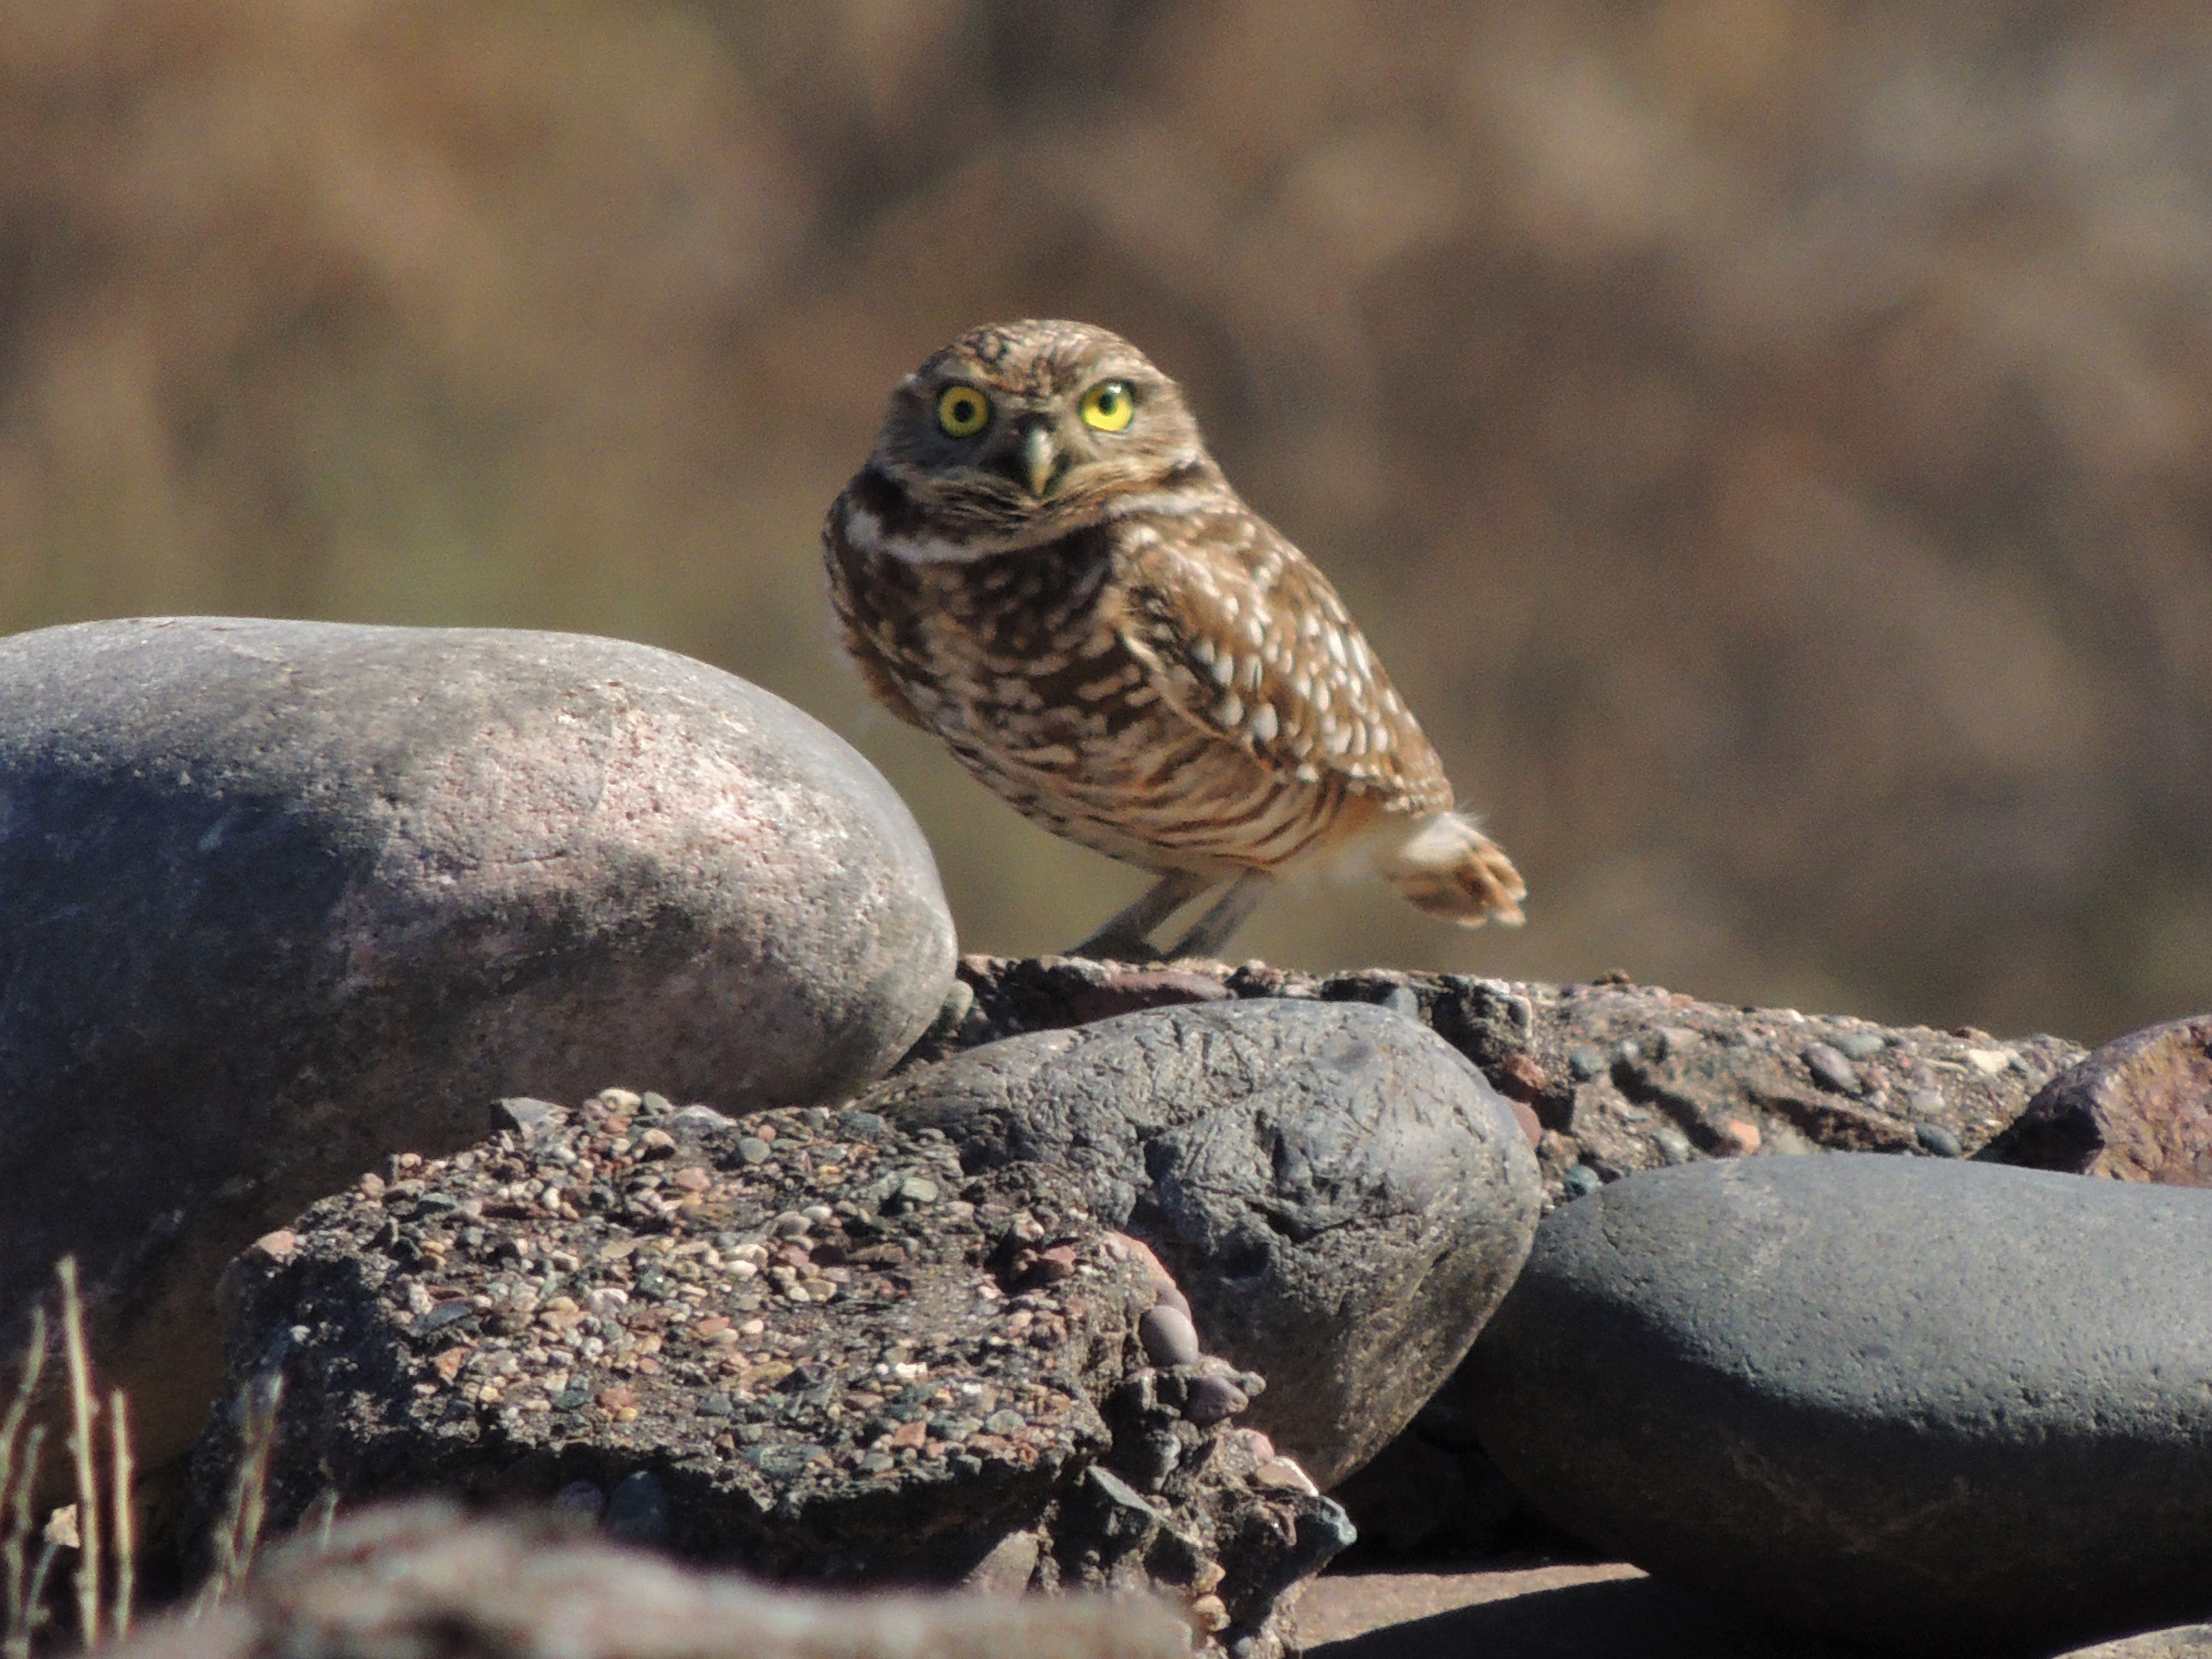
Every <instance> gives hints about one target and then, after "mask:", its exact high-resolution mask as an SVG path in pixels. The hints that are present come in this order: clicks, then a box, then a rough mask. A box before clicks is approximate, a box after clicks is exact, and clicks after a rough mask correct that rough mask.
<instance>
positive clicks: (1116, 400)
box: [873, 321, 1219, 553]
mask: <svg viewBox="0 0 2212 1659" xmlns="http://www.w3.org/2000/svg"><path fill="white" fill-rule="evenodd" d="M873 465H875V466H876V467H877V468H878V469H879V470H880V471H883V472H884V473H886V474H888V475H889V476H890V477H891V478H893V479H894V480H896V482H897V483H898V484H899V485H900V486H901V487H902V489H905V491H906V492H907V494H908V497H909V498H910V499H911V500H912V501H913V502H914V504H915V507H916V508H918V509H919V510H920V511H921V513H922V514H924V515H925V516H926V517H927V519H928V520H930V522H931V524H932V527H933V531H934V532H935V533H936V534H937V535H938V536H939V537H941V538H948V539H949V541H950V542H951V544H957V545H965V546H972V547H973V549H974V550H975V552H976V553H982V552H988V551H996V550H1006V549H1011V548H1014V547H1019V546H1024V545H1034V544H1038V543H1041V542H1044V541H1048V540H1050V539H1052V538H1055V537H1059V536H1062V535H1066V534H1067V533H1068V532H1071V531H1074V530H1078V529H1081V528H1083V527H1084V526H1087V525H1091V524H1096V523H1098V522H1099V521H1101V520H1103V519H1105V518H1107V517H1109V516H1110V515H1111V514H1112V513H1115V512H1116V511H1126V510H1127V509H1128V507H1129V505H1130V504H1131V503H1132V502H1133V501H1135V500H1136V499H1137V498H1139V497H1141V496H1144V495H1148V494H1152V493H1156V492H1158V491H1161V490H1171V489H1183V488H1187V487H1188V486H1191V485H1194V484H1200V485H1202V484H1206V483H1214V482H1217V481H1218V477H1219V475H1218V473H1217V472H1216V471H1214V467H1213V463H1212V460H1211V459H1209V458H1208V456H1207V455H1206V448H1205V446H1204V445H1203V443H1201V442H1200V438H1199V435H1198V422H1196V421H1195V420H1194V418H1193V417H1192V416H1191V412H1190V410H1189V409H1188V406H1187V405H1186V404H1184V402H1183V399H1182V392H1181V391H1180V390H1179V389H1178V388H1177V386H1176V383H1175V382H1174V381H1173V380H1170V379H1168V377H1167V376H1166V375H1164V374H1161V373H1160V371H1159V370H1158V369H1157V368H1153V367H1152V362H1151V360H1150V359H1148V358H1147V357H1146V356H1145V354H1144V353H1143V352H1141V351H1139V350H1138V349H1136V347H1134V346H1133V345H1131V344H1130V343H1128V342H1127V340H1124V339H1123V338H1121V336H1119V335H1118V334H1113V333H1109V332H1108V331H1106V330H1105V329H1103V328H1096V327H1093V326H1091V325H1090V324H1088V323H1070V322H1046V321H1029V322H1017V323H989V324H986V325H984V326H982V327H981V328H976V329H971V330H969V331H968V332H967V333H965V334H963V335H962V336H961V337H959V338H958V339H957V340H955V341H953V342H952V343H951V344H950V345H948V346H946V347H945V349H942V350H941V351H939V352H937V353H936V354H935V355H934V356H932V357H931V358H930V359H929V361H928V362H925V363H924V364H922V366H921V368H917V369H916V370H915V372H914V373H913V374H909V375H908V376H907V377H906V379H905V380H902V381H901V382H900V383H899V386H898V390H897V391H896V392H893V393H892V394H891V405H890V413H889V414H888V415H887V416H885V417H884V426H883V431H882V433H881V434H880V435H879V436H878V439H877V441H876V452H875V456H874V461H873Z"/></svg>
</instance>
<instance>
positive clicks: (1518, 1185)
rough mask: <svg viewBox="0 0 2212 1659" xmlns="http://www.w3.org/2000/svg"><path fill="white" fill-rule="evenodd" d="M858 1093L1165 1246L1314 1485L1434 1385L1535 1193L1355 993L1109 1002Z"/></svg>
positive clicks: (1457, 1352)
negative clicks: (1122, 1005)
mask: <svg viewBox="0 0 2212 1659" xmlns="http://www.w3.org/2000/svg"><path fill="white" fill-rule="evenodd" d="M1170 982H1172V981H1170ZM862 1104H863V1105H865V1106H866V1107H867V1108H869V1109H872V1110H875V1111H878V1112H882V1113H884V1115H888V1116H890V1117H892V1118H893V1119H895V1120H896V1121H898V1122H900V1123H902V1124H905V1125H911V1126H917V1127H919V1126H924V1125H927V1126H929V1127H933V1128H936V1129H939V1130H941V1131H942V1132H943V1133H945V1135H946V1136H947V1137H948V1138H949V1139H951V1142H952V1144H953V1146H955V1147H957V1149H958V1151H959V1154H960V1158H961V1161H962V1163H963V1166H964V1167H965V1168H966V1169H967V1170H969V1171H970V1172H971V1173H974V1172H976V1171H980V1170H995V1169H1000V1168H1005V1167H1009V1166H1013V1167H1018V1166H1020V1165H1021V1164H1041V1165H1045V1166H1049V1167H1055V1168H1064V1169H1066V1170H1071V1171H1073V1173H1074V1174H1076V1175H1077V1176H1079V1178H1080V1179H1081V1181H1082V1183H1083V1188H1084V1190H1085V1194H1086V1195H1087V1197H1088V1199H1089V1201H1090V1202H1091V1205H1092V1206H1094V1207H1095V1208H1096V1209H1097V1212H1098V1213H1099V1214H1100V1215H1102V1216H1103V1218H1105V1219H1106V1220H1107V1221H1108V1222H1109V1223H1110V1224H1111V1225H1114V1226H1115V1227H1120V1228H1126V1229H1127V1230H1128V1231H1131V1232H1133V1233H1134V1234H1136V1235H1137V1236H1138V1237H1141V1238H1142V1239H1144V1240H1145V1241H1146V1243H1148V1244H1149V1245H1151V1246H1152V1249H1154V1250H1155V1251H1157V1252H1158V1255H1159V1256H1160V1258H1161V1260H1162V1261H1163V1262H1164V1264H1165V1266H1166V1267H1167V1269H1168V1271H1169V1272H1170V1273H1171V1274H1172V1275H1173V1277H1174V1279H1175V1281H1176V1284H1177V1285H1179V1286H1180V1287H1181V1289H1182V1292H1183V1294H1184V1295H1186V1296H1187V1297H1188V1298H1189V1301H1190V1304H1191V1305H1190V1312H1191V1314H1192V1316H1194V1319H1195V1321H1196V1323H1197V1328H1198V1331H1199V1333H1200V1335H1201V1336H1202V1337H1203V1338H1204V1340H1206V1343H1207V1345H1208V1346H1211V1347H1212V1348H1214V1349H1216V1350H1217V1351H1218V1352H1220V1353H1222V1354H1224V1355H1225V1356H1227V1357H1228V1358H1230V1359H1231V1360H1232V1361H1233V1362H1234V1363H1236V1364H1238V1365H1242V1366H1245V1367H1248V1368H1249V1369H1251V1370H1256V1371H1258V1372H1260V1373H1261V1375H1263V1376H1266V1377H1267V1379H1268V1383H1269V1389H1268V1392H1267V1395H1266V1396H1265V1397H1264V1398H1262V1399H1261V1400H1258V1401H1255V1402H1254V1403H1253V1406H1252V1408H1251V1410H1250V1412H1249V1413H1248V1415H1247V1420H1248V1421H1249V1422H1250V1423H1251V1424H1253V1425H1255V1426H1256V1427H1258V1428H1261V1429H1262V1430H1264V1431H1266V1432H1267V1434H1268V1435H1269V1436H1271V1437H1273V1440H1274V1442H1275V1443H1276V1444H1277V1445H1279V1447H1281V1448H1282V1449H1283V1450H1285V1452H1287V1453H1289V1454H1291V1455H1293V1456H1295V1457H1296V1458H1297V1460H1298V1461H1299V1462H1301V1463H1302V1464H1303V1465H1304V1467H1305V1468H1306V1469H1307V1470H1308V1471H1309V1472H1310V1474H1312V1476H1313V1478H1314V1479H1315V1480H1317V1481H1319V1482H1320V1483H1321V1484H1322V1486H1333V1485H1334V1484H1335V1483H1336V1482H1337V1481H1338V1480H1341V1479H1342V1478H1343V1477H1344V1476H1345V1475H1346V1474H1349V1473H1350V1472H1351V1471H1352V1470H1353V1469H1355V1468H1358V1467H1359V1466H1360V1465H1361V1464H1362V1463H1364V1462H1366V1461H1367V1460H1368V1458H1370V1456H1372V1455H1374V1454H1375V1452H1376V1450H1377V1449H1380V1448H1381V1447H1382V1446H1383V1443H1385V1442H1387V1441H1388V1440H1389V1438H1390V1437H1391V1436H1393V1435H1394V1434H1395V1433H1397V1432H1398V1431H1399V1430H1400V1429H1401V1428H1403V1427H1404V1426H1405V1425H1406V1423H1407V1420H1408V1419H1410V1418H1411V1417H1412V1416H1413V1413H1415V1412H1416V1411H1418V1410H1419V1409H1420V1407H1421V1405H1422V1403H1423V1402H1424V1401H1426V1400H1427V1399H1428V1398H1429V1396H1430V1395H1432V1394H1433V1393H1435V1391H1436V1389H1437V1387H1438V1385H1439V1384H1441V1383H1443V1381H1444V1379H1445V1378H1446V1377H1447V1376H1449V1375H1450V1373H1451V1370H1452V1367H1453V1366H1454V1365H1455V1364H1458V1362H1459V1360H1460V1358H1461V1357H1462V1355H1463V1354H1464V1353H1465V1352H1467V1348H1468V1344H1469V1343H1471V1342H1472V1341H1473V1340H1474V1334H1475V1333H1476V1332H1477V1331H1478V1330H1480V1328H1481V1327H1482V1322H1483V1321H1484V1320H1486V1318H1488V1317H1489V1316H1490V1312H1491V1310H1492V1309H1493V1308H1494V1307H1496V1306H1497V1304H1498V1298H1499V1297H1502V1296H1503V1295H1504V1293H1505V1288H1506V1286H1507V1285H1510V1283H1511V1282H1512V1279H1513V1275H1514V1273H1516V1271H1517V1270H1518V1269H1519V1267H1520V1265H1521V1262H1522V1258H1523V1257H1525V1256H1526V1255H1527V1254H1528V1241H1529V1238H1530V1236H1531V1234H1532V1232H1533V1231H1534V1227H1535V1222H1536V1216H1537V1212H1538V1208H1539V1204H1540V1200H1541V1188H1540V1186H1539V1183H1538V1180H1537V1173H1536V1161H1535V1159H1534V1157H1533V1156H1532V1155H1531V1153H1530V1151H1529V1148H1528V1143H1527V1141H1526V1140H1525V1139H1524V1138H1523V1136H1522V1131H1521V1129H1520V1127H1519V1126H1518V1125H1517V1124H1516V1122H1515V1121H1514V1119H1513V1116H1512V1115H1511V1112H1510V1109H1509V1108H1508V1106H1507V1104H1506V1103H1505V1101H1504V1099H1502V1098H1501V1097H1499V1096H1498V1093H1497V1092H1496V1091H1494V1090H1493V1089H1492V1087H1491V1086H1490V1085H1489V1084H1488V1083H1487V1082H1486V1081H1485V1080H1484V1079H1483V1076H1482V1074H1481V1073H1480V1072H1479V1071H1477V1070H1476V1069H1475V1067H1474V1066H1473V1065H1471V1064H1470V1063H1469V1062H1468V1060H1466V1059H1465V1058H1464V1057H1463V1056H1462V1055H1461V1054H1458V1053H1456V1052H1455V1051H1454V1050H1453V1049H1452V1048H1451V1047H1450V1046H1449V1044H1447V1043H1445V1042H1442V1041H1440V1040H1439V1039H1438V1038H1437V1036H1435V1035H1434V1034H1433V1033H1431V1032H1430V1031H1428V1030H1425V1029H1424V1028H1423V1027H1422V1026H1421V1025H1420V1024H1419V1023H1418V1022H1417V1021H1416V1020H1413V1019H1411V1018H1407V1017H1405V1016H1404V1015H1403V1014H1401V1013H1399V1012H1395V1011H1393V1010H1391V1009H1387V1008H1383V1007H1377V1006H1370V1005H1367V1004H1364V1003H1359V1002H1334V1003H1323V1002H1310V1001H1306V1002H1298V1001H1284V1000H1259V1001H1249V1002H1233V1001H1226V1000H1211V1001H1207V1002H1203V1003H1200V1005H1198V1006H1183V1007H1167V1008H1161V1009H1156V1010H1152V1011H1149V1012H1135V1013H1129V1014H1124V1015H1121V1016H1119V1017H1113V1018H1104V1019H1102V1020H1099V1021H1097V1022H1096V1023H1094V1024H1086V1025H1084V1026H1082V1027H1081V1028H1079V1029H1077V1030H1058V1031H1046V1032H1038V1033H1035V1034H1031V1035H1028V1036H1017V1037H1012V1038H1009V1039H1006V1040H1005V1041H1002V1042H994V1043H991V1044H989V1045H988V1046H987V1047H983V1048H974V1049H970V1050H969V1051H968V1052H966V1053H964V1054H959V1055H957V1057H955V1058H952V1059H950V1060H945V1061H943V1062H941V1063H939V1064H937V1065H935V1066H927V1067H924V1068H922V1069H921V1070H918V1071H914V1072H909V1073H906V1074H904V1075H902V1077H900V1078H898V1079H895V1080H894V1081H893V1082H892V1083H890V1084H888V1085H884V1086H883V1087H881V1088H879V1089H878V1090H876V1091H874V1092H872V1094H870V1095H868V1096H866V1097H864V1099H863V1101H862Z"/></svg>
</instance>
